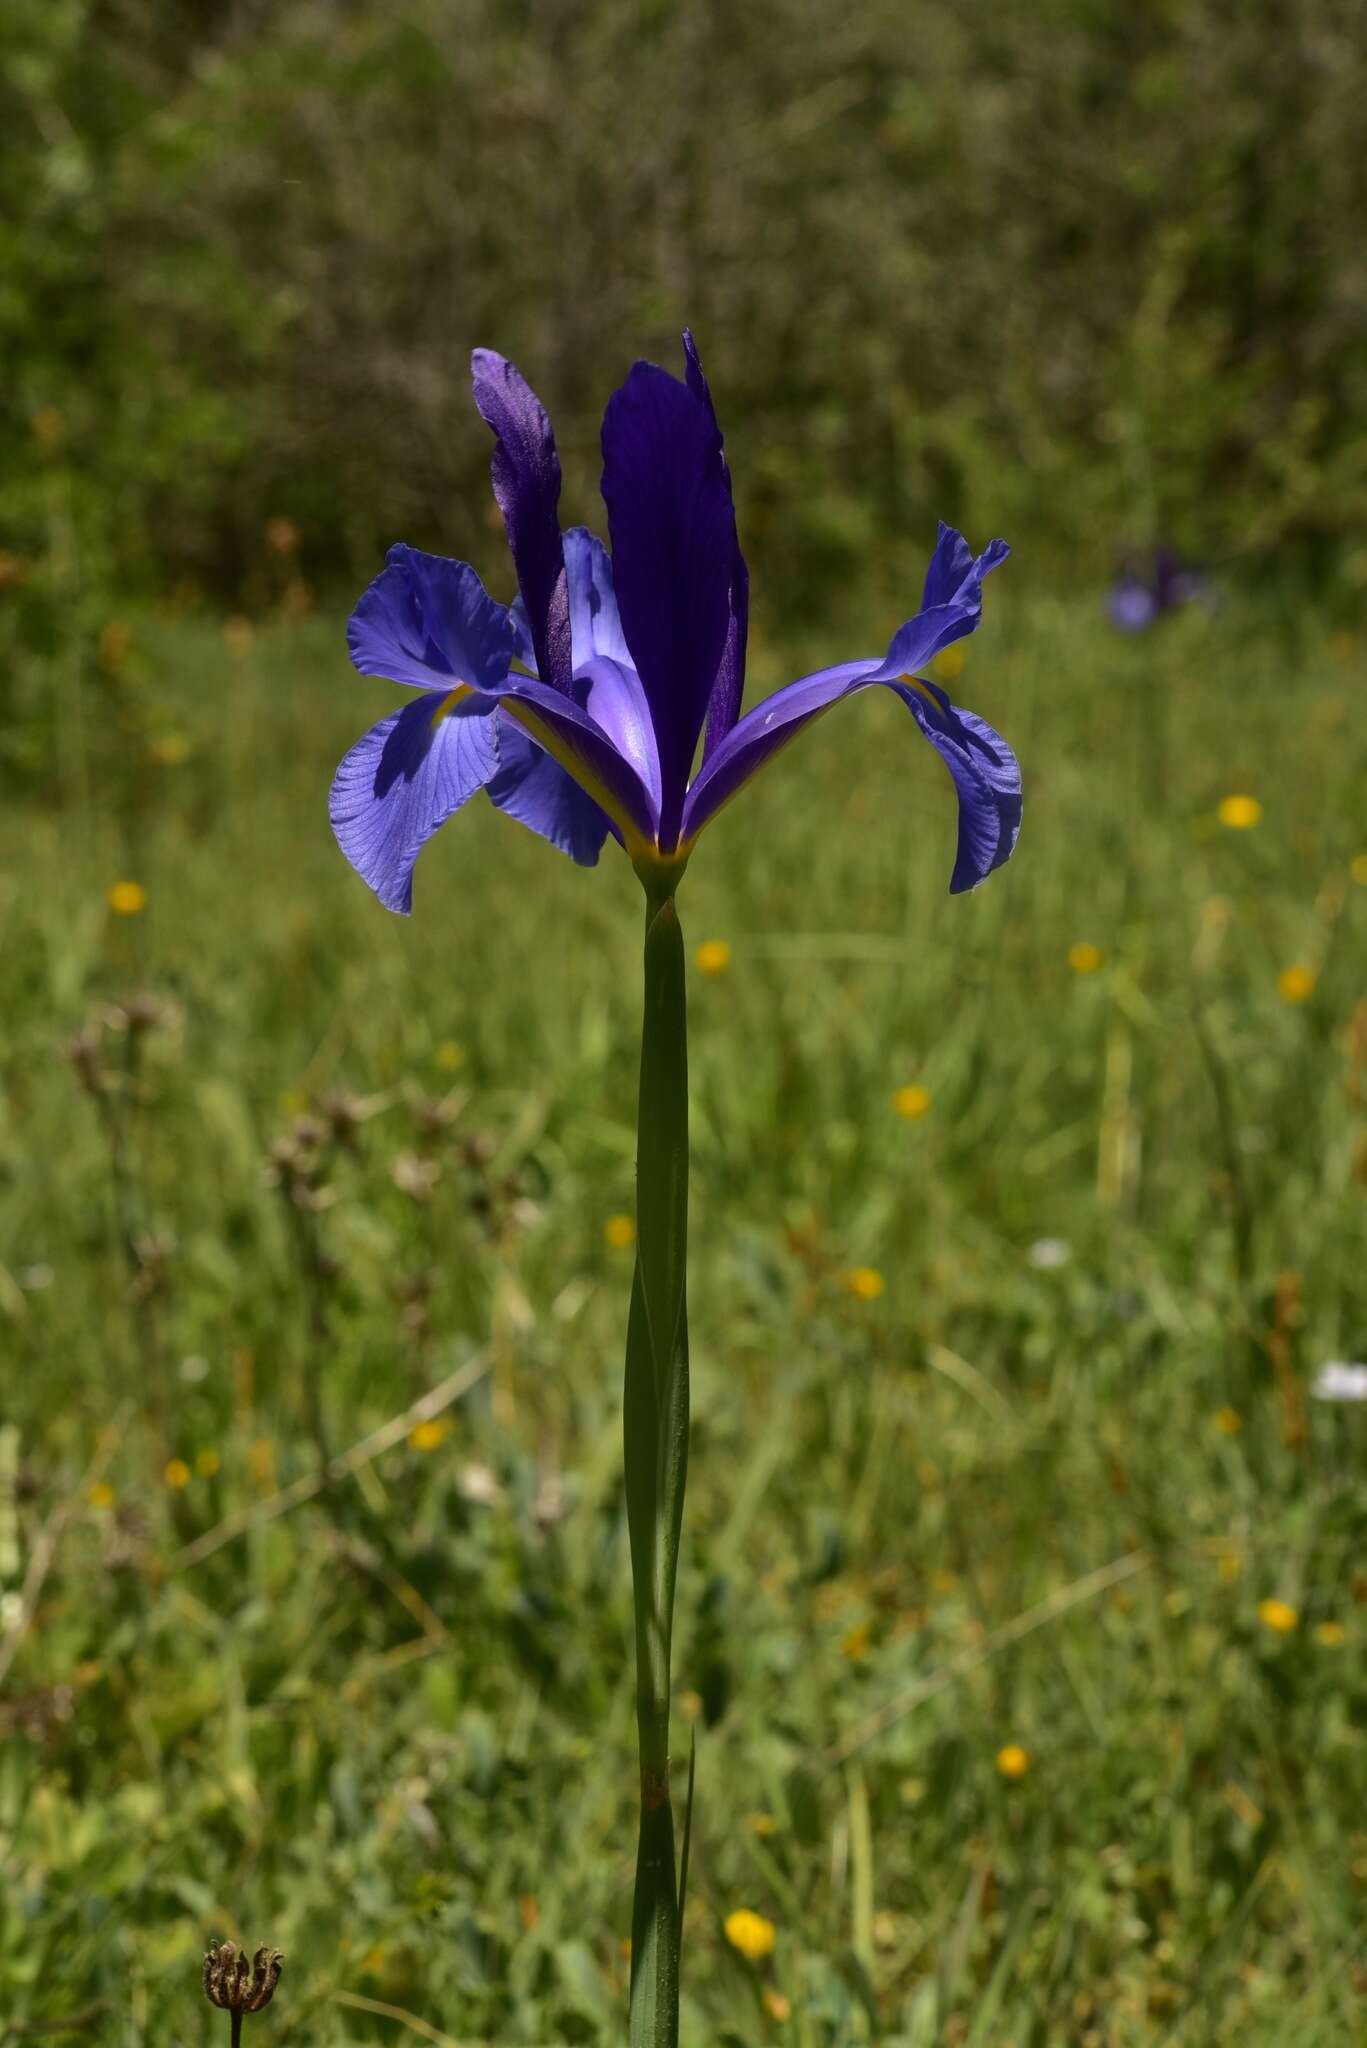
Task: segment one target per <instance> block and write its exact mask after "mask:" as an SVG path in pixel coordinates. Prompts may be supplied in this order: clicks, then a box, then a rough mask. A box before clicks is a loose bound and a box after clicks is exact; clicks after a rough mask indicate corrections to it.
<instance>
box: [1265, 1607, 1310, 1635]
mask: <svg viewBox="0 0 1367 2048" xmlns="http://www.w3.org/2000/svg"><path fill="white" fill-rule="evenodd" d="M1258 1619H1259V1621H1260V1622H1261V1623H1262V1625H1263V1627H1264V1628H1270V1629H1271V1630H1272V1633H1273V1634H1274V1635H1278V1636H1289V1635H1290V1634H1291V1631H1292V1630H1293V1629H1294V1628H1295V1626H1296V1624H1297V1622H1298V1621H1299V1619H1300V1616H1299V1615H1298V1614H1297V1613H1296V1610H1295V1608H1294V1607H1288V1605H1287V1603H1286V1602H1285V1600H1260V1601H1259V1602H1258Z"/></svg>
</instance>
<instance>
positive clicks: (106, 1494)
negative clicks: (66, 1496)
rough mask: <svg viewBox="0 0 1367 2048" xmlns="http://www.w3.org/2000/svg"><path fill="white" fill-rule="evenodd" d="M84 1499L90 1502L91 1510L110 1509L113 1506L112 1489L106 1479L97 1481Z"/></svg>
mask: <svg viewBox="0 0 1367 2048" xmlns="http://www.w3.org/2000/svg"><path fill="white" fill-rule="evenodd" d="M86 1499H87V1500H88V1501H89V1502H90V1505H91V1507H92V1508H101V1509H103V1508H112V1507H113V1505H114V1489H113V1487H112V1486H111V1485H110V1484H109V1481H108V1480H107V1479H97V1480H96V1481H95V1484H94V1485H93V1486H92V1487H91V1489H90V1491H89V1492H88V1493H87V1494H86Z"/></svg>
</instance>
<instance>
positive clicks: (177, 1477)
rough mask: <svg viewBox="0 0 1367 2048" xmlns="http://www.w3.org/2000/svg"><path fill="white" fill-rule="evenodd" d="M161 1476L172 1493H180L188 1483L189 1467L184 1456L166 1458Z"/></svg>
mask: <svg viewBox="0 0 1367 2048" xmlns="http://www.w3.org/2000/svg"><path fill="white" fill-rule="evenodd" d="M161 1476H162V1478H163V1479H164V1480H165V1481H166V1484H167V1485H168V1486H169V1487H170V1488H171V1490H172V1492H173V1493H180V1492H181V1491H182V1489H183V1488H185V1487H187V1486H188V1485H189V1484H190V1468H189V1466H188V1465H187V1464H186V1462H185V1460H184V1458H168V1459H167V1461H166V1469H165V1471H164V1472H163V1473H162V1475H161Z"/></svg>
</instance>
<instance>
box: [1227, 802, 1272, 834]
mask: <svg viewBox="0 0 1367 2048" xmlns="http://www.w3.org/2000/svg"><path fill="white" fill-rule="evenodd" d="M1216 815H1217V816H1218V818H1219V820H1220V823H1221V824H1222V825H1228V827H1229V829H1230V831H1231V832H1247V831H1249V830H1250V829H1251V828H1252V827H1253V826H1254V825H1256V824H1258V823H1259V822H1260V820H1261V818H1262V815H1263V807H1262V805H1261V804H1260V803H1259V802H1258V799H1257V797H1256V796H1225V797H1221V799H1220V808H1219V811H1218V812H1217V814H1216Z"/></svg>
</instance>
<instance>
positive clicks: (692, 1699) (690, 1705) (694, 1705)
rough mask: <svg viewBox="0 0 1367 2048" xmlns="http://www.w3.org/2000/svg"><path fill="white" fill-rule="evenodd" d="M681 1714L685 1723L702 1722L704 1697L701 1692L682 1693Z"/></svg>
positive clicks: (680, 1701)
mask: <svg viewBox="0 0 1367 2048" xmlns="http://www.w3.org/2000/svg"><path fill="white" fill-rule="evenodd" d="M679 1712H680V1713H681V1714H682V1715H683V1717H684V1719H685V1721H700V1720H701V1719H702V1716H703V1696H702V1694H701V1693H700V1692H692V1691H690V1692H681V1693H680V1694H679Z"/></svg>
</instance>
